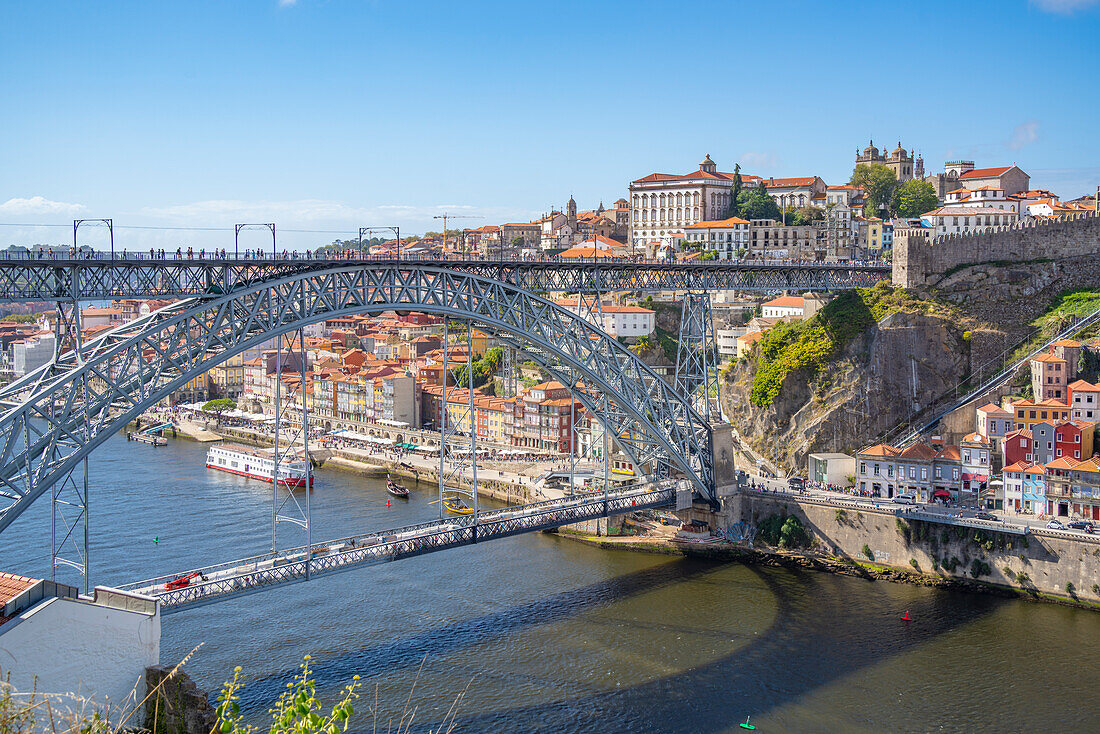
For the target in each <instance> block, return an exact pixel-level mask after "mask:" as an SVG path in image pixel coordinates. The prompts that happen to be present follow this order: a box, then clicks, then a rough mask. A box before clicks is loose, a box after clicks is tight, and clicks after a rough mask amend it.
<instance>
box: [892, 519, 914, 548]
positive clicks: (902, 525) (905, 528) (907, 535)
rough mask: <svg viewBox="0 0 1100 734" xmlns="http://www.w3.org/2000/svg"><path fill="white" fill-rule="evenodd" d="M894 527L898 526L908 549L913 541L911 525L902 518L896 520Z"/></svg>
mask: <svg viewBox="0 0 1100 734" xmlns="http://www.w3.org/2000/svg"><path fill="white" fill-rule="evenodd" d="M894 525H895V526H897V529H898V533H899V534H900V535H901V537H902V539H903V540H904V541H905V545H906V547H908V546H909V542H910V541H911V540H912V535H913V531H912V528H910V527H909V523H907V522H905V521H904V520H902V519H901V518H900V517H898V518H895V519H894Z"/></svg>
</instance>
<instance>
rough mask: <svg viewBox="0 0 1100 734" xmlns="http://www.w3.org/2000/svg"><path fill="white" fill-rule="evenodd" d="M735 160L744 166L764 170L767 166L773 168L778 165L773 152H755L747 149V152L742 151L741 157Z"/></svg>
mask: <svg viewBox="0 0 1100 734" xmlns="http://www.w3.org/2000/svg"><path fill="white" fill-rule="evenodd" d="M737 162H738V163H740V164H741V166H742V167H745V168H752V169H755V170H766V169H768V168H775V167H776V166H778V165H779V157H778V156H777V155H775V154H774V153H757V152H753V151H749V152H747V153H742V154H741V157H740V158H738V159H737ZM757 175H758V174H757Z"/></svg>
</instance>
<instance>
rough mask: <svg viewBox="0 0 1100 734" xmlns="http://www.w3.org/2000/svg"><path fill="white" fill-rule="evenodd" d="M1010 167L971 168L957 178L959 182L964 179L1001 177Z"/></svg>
mask: <svg viewBox="0 0 1100 734" xmlns="http://www.w3.org/2000/svg"><path fill="white" fill-rule="evenodd" d="M1012 168H1013V167H1012V166H998V167H995V168H973V169H971V170H969V171H967V172H966V173H964V174H962V175H960V176H959V180H962V179H964V178H989V177H990V176H1002V175H1004V174H1005V173H1007V172H1008V171H1009V170H1011V169H1012Z"/></svg>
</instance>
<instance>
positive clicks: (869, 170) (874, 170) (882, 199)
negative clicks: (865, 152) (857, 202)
mask: <svg viewBox="0 0 1100 734" xmlns="http://www.w3.org/2000/svg"><path fill="white" fill-rule="evenodd" d="M849 183H851V184H852V186H862V187H863V190H864V191H866V192H867V201H866V202H865V203H864V205H863V215H864V216H872V217H877V216H878V215H879V213H880V209H881V207H882V206H886V205H889V203H890V196H891V195H892V194H893V193H894V188H895V187H896V186H897V185H898V177H897V176H895V175H894V172H893V171H891V170H890V169H889V168H887V167H886V166H884V165H883V164H881V163H872V164H871V165H867V164H866V163H860V164H859V165H858V166H856V167H855V170H854V171H852V180H851V181H850V182H849Z"/></svg>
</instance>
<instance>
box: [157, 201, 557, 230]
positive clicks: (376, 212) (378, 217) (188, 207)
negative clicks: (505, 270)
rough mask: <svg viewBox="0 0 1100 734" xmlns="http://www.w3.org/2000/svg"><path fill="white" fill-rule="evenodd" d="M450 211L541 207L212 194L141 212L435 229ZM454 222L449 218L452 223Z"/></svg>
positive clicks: (488, 214) (215, 221) (224, 222)
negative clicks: (355, 203) (243, 197)
mask: <svg viewBox="0 0 1100 734" xmlns="http://www.w3.org/2000/svg"><path fill="white" fill-rule="evenodd" d="M444 212H447V213H449V214H455V213H459V212H461V213H462V215H463V216H464V217H470V219H469V222H476V221H477V220H484V222H486V223H493V222H495V221H497V220H500V221H515V219H516V217H536V216H539V213H538V212H519V211H517V210H515V209H510V208H504V207H477V206H472V205H470V204H423V205H415V204H379V205H376V206H370V207H361V206H350V205H348V204H345V203H343V202H340V201H329V200H325V199H296V200H289V201H244V200H239V199H209V200H205V201H194V202H190V203H186V204H173V205H169V206H162V207H146V208H144V209H141V210H140V211H139V212H136V214H138V215H139V216H140V217H142V218H148V219H152V220H157V221H158V222H164V223H166V224H172V225H175V226H212V227H224V226H231V225H232V224H234V223H239V222H276V223H277V224H278V225H279V226H280V227H292V228H293V227H296V228H311V227H316V228H330V227H345V226H353V227H358V226H360V225H363V224H379V223H382V224H385V223H390V222H391V221H393V220H395V219H396V220H398V223H400V224H401V226H402V227H404V226H408V225H414V226H416V225H418V226H421V227H428V228H431V227H433V226H435V223H434V222H433V220H434V219H435V218H436V217H437V216H439V215H441V214H443V213H444ZM448 226H450V225H449V223H448ZM472 226H477V225H476V224H474V225H472Z"/></svg>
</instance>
